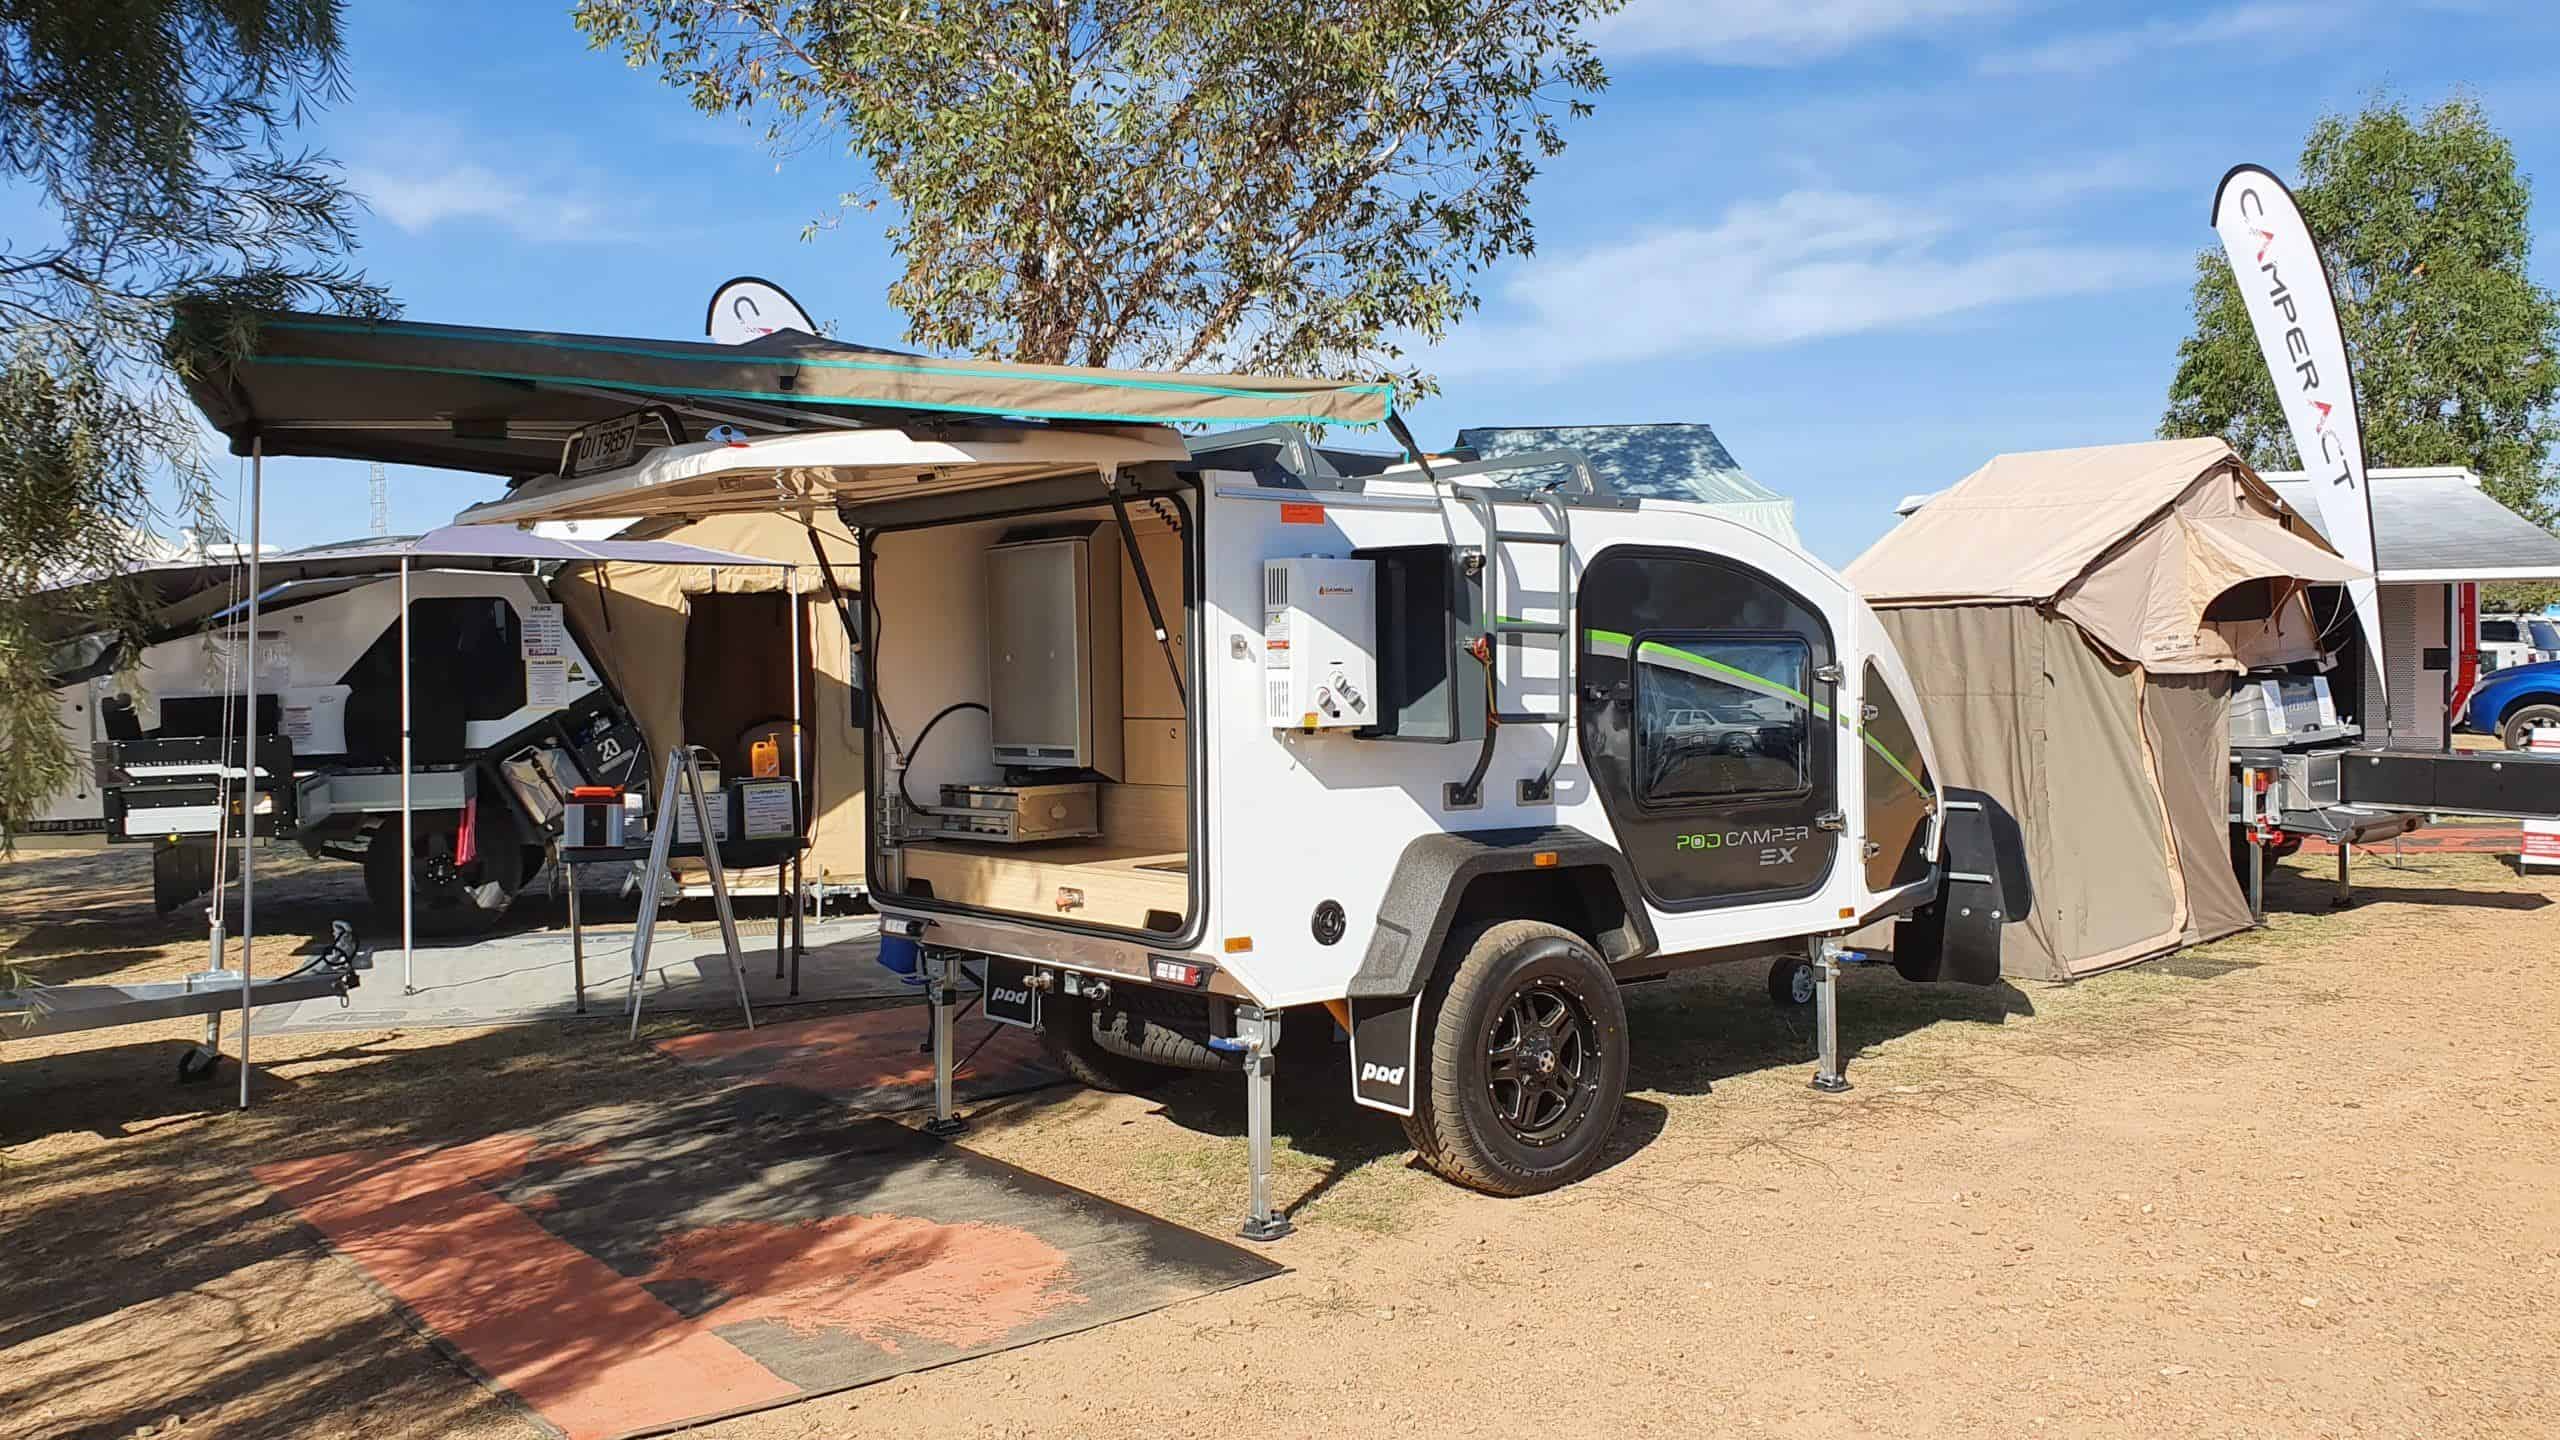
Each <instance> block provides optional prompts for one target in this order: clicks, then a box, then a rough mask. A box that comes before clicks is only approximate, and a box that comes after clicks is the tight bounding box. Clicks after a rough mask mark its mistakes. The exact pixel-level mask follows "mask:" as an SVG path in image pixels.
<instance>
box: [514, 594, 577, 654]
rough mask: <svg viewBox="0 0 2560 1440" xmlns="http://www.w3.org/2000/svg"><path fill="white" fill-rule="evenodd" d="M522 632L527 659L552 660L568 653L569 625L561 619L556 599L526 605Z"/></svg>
mask: <svg viewBox="0 0 2560 1440" xmlns="http://www.w3.org/2000/svg"><path fill="white" fill-rule="evenodd" d="M522 634H523V645H524V658H526V659H527V660H550V659H555V658H557V657H559V656H562V655H565V654H567V653H568V640H569V627H568V625H567V624H566V623H565V622H563V621H562V620H561V618H560V606H559V604H558V602H556V601H555V602H553V603H551V604H548V605H528V606H526V607H525V611H524V630H523V632H522Z"/></svg>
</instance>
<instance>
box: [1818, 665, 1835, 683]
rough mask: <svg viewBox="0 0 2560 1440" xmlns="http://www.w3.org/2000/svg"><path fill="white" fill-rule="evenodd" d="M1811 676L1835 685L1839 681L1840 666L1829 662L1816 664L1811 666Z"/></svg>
mask: <svg viewBox="0 0 2560 1440" xmlns="http://www.w3.org/2000/svg"><path fill="white" fill-rule="evenodd" d="M1813 678H1814V679H1816V680H1819V681H1821V682H1822V683H1823V684H1825V685H1837V684H1839V683H1840V667H1839V666H1837V665H1830V664H1824V665H1816V666H1814V667H1813Z"/></svg>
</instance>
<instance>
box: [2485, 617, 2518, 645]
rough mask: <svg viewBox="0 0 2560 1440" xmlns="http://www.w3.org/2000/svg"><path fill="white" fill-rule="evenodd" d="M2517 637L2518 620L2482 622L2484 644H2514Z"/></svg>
mask: <svg viewBox="0 0 2560 1440" xmlns="http://www.w3.org/2000/svg"><path fill="white" fill-rule="evenodd" d="M2517 638H2518V637H2517V635H2516V622H2514V621H2513V620H2483V621H2481V622H2480V643H2481V644H2483V645H2513V644H2515V643H2516V640H2517Z"/></svg>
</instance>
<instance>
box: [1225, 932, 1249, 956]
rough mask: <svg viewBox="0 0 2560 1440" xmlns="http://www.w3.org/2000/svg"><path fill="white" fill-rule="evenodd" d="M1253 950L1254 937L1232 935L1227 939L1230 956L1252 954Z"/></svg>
mask: <svg viewBox="0 0 2560 1440" xmlns="http://www.w3.org/2000/svg"><path fill="white" fill-rule="evenodd" d="M1252 949H1253V937H1252V936H1250V935H1230V936H1228V937H1227V953H1228V954H1230V955H1243V954H1247V953H1250V952H1251V951H1252Z"/></svg>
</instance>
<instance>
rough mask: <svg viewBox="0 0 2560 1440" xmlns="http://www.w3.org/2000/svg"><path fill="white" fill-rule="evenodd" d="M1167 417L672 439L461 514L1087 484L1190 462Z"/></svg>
mask: <svg viewBox="0 0 2560 1440" xmlns="http://www.w3.org/2000/svg"><path fill="white" fill-rule="evenodd" d="M1190 456H1191V452H1190V450H1189V449H1188V448H1186V447H1185V446H1184V445H1183V443H1182V437H1181V436H1180V435H1179V434H1177V433H1176V432H1175V431H1173V430H1171V429H1169V428H1166V427H1164V426H1160V425H1127V426H1107V427H1102V428H1095V429H1060V428H1054V427H1047V426H1022V427H1015V428H1011V429H1005V430H986V431H971V432H968V433H962V434H953V435H927V436H911V435H909V434H907V433H905V432H904V431H901V430H830V431H825V432H821V433H816V434H798V435H767V436H760V437H758V438H756V439H753V440H746V441H733V442H728V443H721V442H702V443H694V444H685V445H672V446H665V447H662V448H660V449H658V450H654V451H652V452H650V453H649V454H648V455H647V456H646V457H644V458H643V459H641V460H640V461H639V462H638V463H636V464H633V465H629V466H626V467H624V468H622V469H620V470H614V471H609V472H606V473H604V474H600V475H592V476H581V477H578V478H575V479H563V478H560V477H558V476H544V477H542V478H540V479H536V480H529V481H527V482H525V483H524V484H521V485H519V486H517V487H516V488H515V489H514V490H512V491H510V492H508V493H507V494H506V495H505V496H503V497H501V498H499V499H496V500H491V501H488V502H486V503H484V504H480V505H474V506H472V507H471V508H470V509H469V510H466V511H464V512H463V514H462V515H461V516H460V517H459V518H461V519H464V520H468V521H472V522H474V523H503V524H530V523H533V522H535V521H547V520H580V519H606V518H615V519H630V518H638V517H644V516H686V517H700V516H704V515H725V514H774V513H793V514H807V513H812V512H815V511H820V510H828V509H832V508H834V507H836V506H837V505H840V504H844V503H849V502H858V501H896V500H902V499H906V498H910V497H916V496H922V495H925V494H928V493H932V492H938V491H949V490H963V489H972V488H977V487H982V486H991V485H1008V484H1017V483H1021V482H1025V481H1050V482H1056V483H1058V484H1060V485H1064V486H1075V487H1084V488H1085V489H1087V490H1089V492H1090V493H1091V494H1093V496H1094V497H1095V498H1097V499H1098V498H1100V491H1099V489H1098V488H1097V487H1095V486H1094V481H1095V477H1096V476H1098V475H1101V474H1105V473H1108V472H1110V471H1112V470H1115V469H1119V468H1122V467H1131V466H1144V465H1149V464H1162V465H1176V464H1182V463H1184V462H1187V461H1188V460H1189V459H1190Z"/></svg>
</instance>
